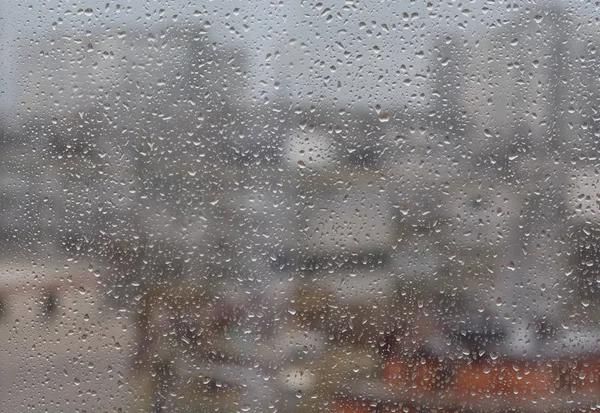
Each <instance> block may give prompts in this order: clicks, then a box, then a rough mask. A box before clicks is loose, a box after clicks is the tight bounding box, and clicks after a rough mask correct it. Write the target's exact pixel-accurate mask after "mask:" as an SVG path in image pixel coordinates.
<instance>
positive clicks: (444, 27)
mask: <svg viewBox="0 0 600 413" xmlns="http://www.w3.org/2000/svg"><path fill="white" fill-rule="evenodd" d="M427 3H428V2H427V1H418V2H417V1H386V2H383V1H364V2H363V1H346V2H343V1H339V0H338V1H331V0H321V1H320V2H319V1H300V0H297V1H281V2H280V1H275V0H273V1H265V0H250V1H249V0H243V1H242V0H239V1H204V2H183V1H180V0H175V1H170V2H169V1H156V2H146V1H139V0H118V1H108V2H107V1H106V0H103V1H99V0H98V1H86V2H65V1H60V0H48V1H46V2H26V3H23V2H20V1H17V0H0V28H1V29H0V30H2V41H1V42H0V48H1V49H0V56H1V58H2V62H3V63H2V65H0V91H1V92H2V95H0V110H1V111H2V112H3V113H5V114H11V113H14V110H15V105H14V103H15V101H18V99H19V96H20V93H21V86H20V85H19V78H20V75H21V73H19V72H20V69H19V67H18V66H17V65H16V61H17V60H18V59H19V58H20V57H21V58H22V56H24V55H26V54H27V48H26V47H25V48H23V47H22V45H23V44H24V42H23V40H25V39H26V40H29V39H34V40H35V39H36V38H40V37H44V36H49V35H50V36H58V35H59V33H65V34H72V33H76V34H85V32H86V31H91V32H95V33H102V31H104V30H105V29H107V28H113V29H114V28H119V29H125V30H128V31H141V30H152V29H156V28H159V27H165V26H167V25H190V24H199V23H203V22H209V24H210V28H209V31H210V35H211V37H212V39H213V40H214V41H215V42H216V43H217V45H226V46H228V47H232V46H233V47H235V46H237V47H239V49H240V50H243V51H244V53H245V54H246V56H247V57H248V60H249V64H250V70H251V73H252V76H251V79H252V84H253V88H254V90H255V91H256V89H257V88H262V90H261V92H263V93H264V94H266V95H267V96H277V95H278V94H279V95H282V94H284V95H289V96H291V97H292V98H293V99H294V100H297V101H298V102H311V103H314V102H318V103H332V102H333V103H335V104H337V105H358V106H367V107H368V106H375V105H378V104H379V105H382V106H386V105H387V106H391V105H398V104H403V103H404V104H406V103H407V102H413V104H414V99H412V97H414V95H415V94H418V93H420V92H421V91H424V90H426V84H425V83H426V82H427V81H426V80H425V78H424V77H423V76H419V75H422V74H423V73H424V70H425V68H426V66H427V65H428V64H429V63H430V62H429V59H430V58H431V48H430V46H431V43H432V42H434V41H435V40H436V39H438V38H439V37H440V36H445V34H446V33H449V32H453V33H455V34H457V35H458V36H464V37H465V38H476V37H477V36H481V35H484V34H485V32H486V30H487V28H488V27H489V26H490V24H491V23H493V22H497V21H498V20H500V21H501V20H503V19H504V20H510V19H511V17H512V16H514V15H517V14H520V13H524V12H526V9H527V7H528V6H526V5H523V2H515V3H519V4H520V8H517V7H515V6H513V5H512V3H513V2H503V1H500V2H488V1H477V2H469V1H465V2H458V1H448V2H434V1H432V2H431V3H434V5H432V6H427ZM540 3H541V4H544V3H547V4H551V3H552V4H556V3H557V2H555V1H553V2H550V1H541V2H535V4H538V5H539V4H540ZM565 7H566V8H567V9H569V12H570V13H572V14H576V15H578V16H580V17H584V18H586V17H587V18H590V17H591V18H594V17H599V16H600V13H599V12H598V10H597V8H596V6H594V5H593V4H592V3H591V2H580V1H577V2H571V3H567V5H566V6H565ZM86 10H87V11H86ZM25 43H26V42H25Z"/></svg>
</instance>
